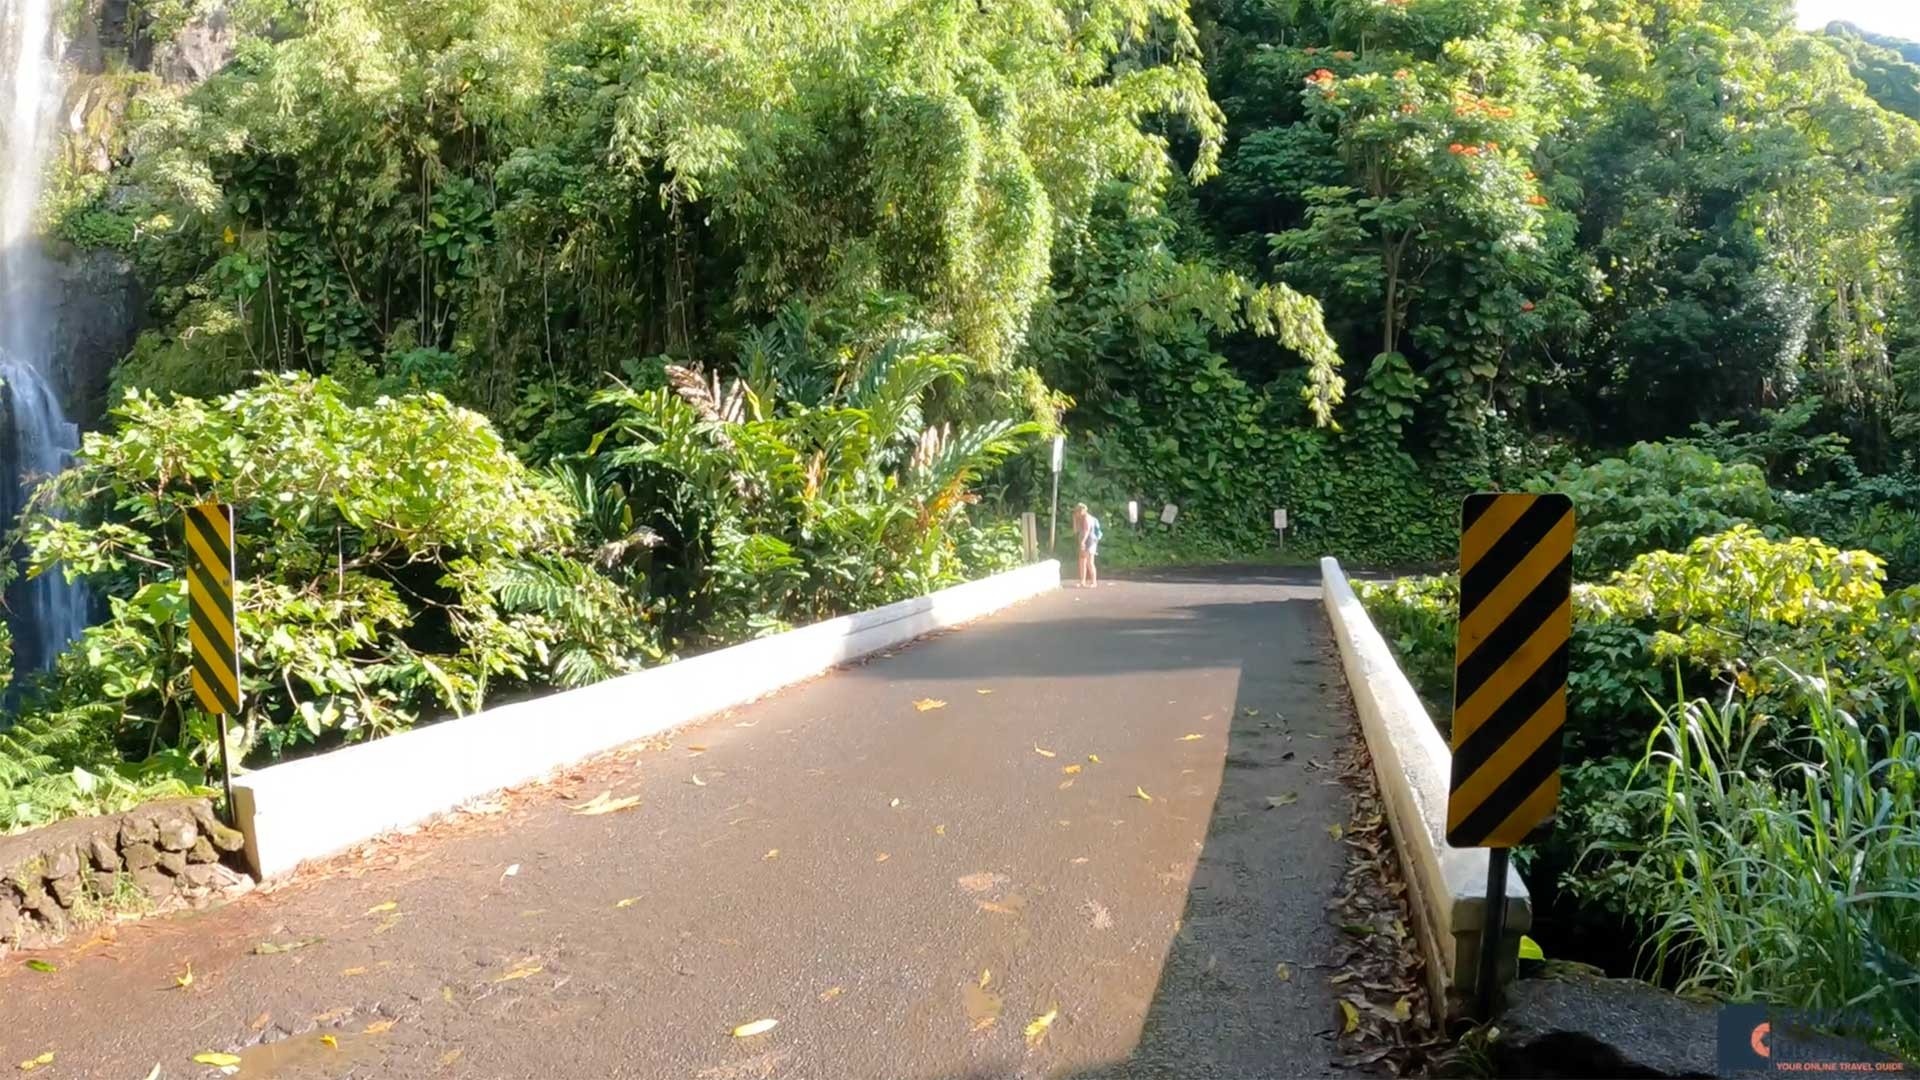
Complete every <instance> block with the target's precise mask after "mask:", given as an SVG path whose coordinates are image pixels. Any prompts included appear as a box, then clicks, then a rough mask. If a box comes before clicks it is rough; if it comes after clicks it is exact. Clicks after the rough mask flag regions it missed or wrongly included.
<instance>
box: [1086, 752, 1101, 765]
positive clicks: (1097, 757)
mask: <svg viewBox="0 0 1920 1080" xmlns="http://www.w3.org/2000/svg"><path fill="white" fill-rule="evenodd" d="M1087 760H1088V761H1091V762H1093V763H1094V764H1095V765H1098V764H1100V755H1099V754H1088V755H1087Z"/></svg>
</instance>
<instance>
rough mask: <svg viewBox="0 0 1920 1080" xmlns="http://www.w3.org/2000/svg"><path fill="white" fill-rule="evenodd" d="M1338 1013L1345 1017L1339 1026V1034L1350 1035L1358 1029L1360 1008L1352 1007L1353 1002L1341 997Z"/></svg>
mask: <svg viewBox="0 0 1920 1080" xmlns="http://www.w3.org/2000/svg"><path fill="white" fill-rule="evenodd" d="M1340 1015H1341V1016H1343V1017H1345V1018H1346V1019H1345V1023H1343V1024H1342V1025H1341V1027H1340V1034H1342V1035H1351V1034H1353V1033H1354V1032H1356V1031H1358V1030H1360V1010H1359V1009H1356V1008H1354V1007H1353V1002H1351V1001H1348V1000H1347V999H1346V998H1341V999H1340Z"/></svg>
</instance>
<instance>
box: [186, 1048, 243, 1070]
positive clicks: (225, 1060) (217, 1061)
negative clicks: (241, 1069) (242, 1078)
mask: <svg viewBox="0 0 1920 1080" xmlns="http://www.w3.org/2000/svg"><path fill="white" fill-rule="evenodd" d="M193 1060H194V1061H196V1062H199V1063H200V1064H202V1065H211V1066H213V1067H214V1068H216V1069H224V1068H226V1067H228V1066H230V1065H238V1064H240V1059H239V1058H238V1057H236V1056H235V1055H233V1054H222V1053H218V1052H216V1051H213V1050H208V1051H206V1052H204V1053H199V1054H195V1055H193Z"/></svg>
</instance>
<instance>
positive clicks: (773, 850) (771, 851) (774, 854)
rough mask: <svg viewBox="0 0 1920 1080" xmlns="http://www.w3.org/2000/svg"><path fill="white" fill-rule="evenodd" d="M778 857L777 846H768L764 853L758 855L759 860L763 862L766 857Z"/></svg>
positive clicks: (778, 850)
mask: <svg viewBox="0 0 1920 1080" xmlns="http://www.w3.org/2000/svg"><path fill="white" fill-rule="evenodd" d="M779 857H780V849H779V848H768V849H767V853H766V854H765V855H762V856H760V860H761V861H762V862H765V861H766V860H768V859H777V858H779Z"/></svg>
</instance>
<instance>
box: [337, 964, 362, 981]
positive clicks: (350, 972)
mask: <svg viewBox="0 0 1920 1080" xmlns="http://www.w3.org/2000/svg"><path fill="white" fill-rule="evenodd" d="M366 973H367V969H366V968H363V967H350V968H344V969H342V970H341V972H340V974H342V975H344V976H346V977H347V978H349V979H351V978H353V977H354V976H356V975H365V974H366Z"/></svg>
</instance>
